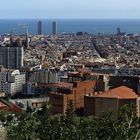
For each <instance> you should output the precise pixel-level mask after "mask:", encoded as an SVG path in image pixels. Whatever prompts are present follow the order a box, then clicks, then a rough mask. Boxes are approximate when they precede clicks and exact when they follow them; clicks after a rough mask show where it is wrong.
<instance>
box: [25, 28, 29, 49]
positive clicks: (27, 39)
mask: <svg viewBox="0 0 140 140" xmlns="http://www.w3.org/2000/svg"><path fill="white" fill-rule="evenodd" d="M26 48H27V49H28V48H29V35H28V28H27V31H26Z"/></svg>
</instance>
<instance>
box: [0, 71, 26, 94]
mask: <svg viewBox="0 0 140 140" xmlns="http://www.w3.org/2000/svg"><path fill="white" fill-rule="evenodd" d="M23 84H25V74H21V73H20V72H19V70H8V69H3V70H1V71H0V91H3V92H5V93H6V94H8V95H10V96H12V95H14V94H16V93H18V92H21V91H22V87H23Z"/></svg>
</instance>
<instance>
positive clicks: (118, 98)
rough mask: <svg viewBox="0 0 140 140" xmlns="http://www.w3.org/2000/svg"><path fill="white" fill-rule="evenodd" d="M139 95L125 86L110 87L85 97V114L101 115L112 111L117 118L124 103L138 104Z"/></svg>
mask: <svg viewBox="0 0 140 140" xmlns="http://www.w3.org/2000/svg"><path fill="white" fill-rule="evenodd" d="M137 97H138V96H137V95H136V93H135V92H134V91H133V89H130V88H128V87H125V86H121V87H117V88H114V89H110V90H108V91H105V92H103V93H100V94H98V93H97V94H96V95H93V96H89V95H87V96H85V98H84V114H85V116H90V115H93V116H96V117H100V116H102V115H103V113H105V112H111V113H112V115H113V117H114V118H115V119H117V118H118V116H119V112H120V109H121V107H122V106H123V105H126V104H129V105H136V103H137Z"/></svg>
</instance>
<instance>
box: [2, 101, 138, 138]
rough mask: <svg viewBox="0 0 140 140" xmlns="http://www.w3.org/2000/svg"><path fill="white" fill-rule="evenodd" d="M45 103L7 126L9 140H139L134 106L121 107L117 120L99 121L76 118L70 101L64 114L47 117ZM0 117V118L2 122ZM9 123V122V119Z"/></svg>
mask: <svg viewBox="0 0 140 140" xmlns="http://www.w3.org/2000/svg"><path fill="white" fill-rule="evenodd" d="M50 109H51V106H50V105H49V104H48V103H47V104H45V105H44V107H43V109H42V110H41V111H37V112H35V113H33V112H32V113H26V112H25V113H23V114H20V115H18V116H16V117H17V119H18V120H17V121H16V122H17V123H14V124H13V123H10V124H9V126H8V127H7V139H8V140H37V139H39V140H102V139H103V140H139V139H140V120H139V118H138V117H137V115H136V114H137V111H136V107H134V106H129V105H126V106H123V108H122V109H121V112H120V116H119V119H118V120H115V119H113V118H112V115H111V113H110V112H108V113H106V114H103V116H102V117H101V118H95V117H93V116H91V117H78V116H76V115H75V114H74V111H73V103H72V101H69V102H68V109H67V111H66V114H65V115H57V116H51V115H50ZM3 115H4V114H3ZM3 115H2V117H1V119H2V120H3ZM8 120H10V121H11V118H9V119H8Z"/></svg>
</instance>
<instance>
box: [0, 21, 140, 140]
mask: <svg viewBox="0 0 140 140" xmlns="http://www.w3.org/2000/svg"><path fill="white" fill-rule="evenodd" d="M58 28H59V27H57V22H56V21H52V34H51V35H43V27H42V21H41V20H39V21H38V23H37V31H38V34H37V35H31V34H30V33H29V32H28V27H26V28H25V30H26V34H22V33H21V34H19V35H18V34H15V33H14V31H13V30H12V31H11V33H10V34H4V35H1V36H0V119H1V121H0V133H1V134H0V135H1V139H4V138H2V137H5V133H6V130H7V129H8V132H7V134H8V139H15V140H19V139H21V140H22V139H27V140H29V139H41V140H43V138H41V136H39V135H37V136H36V137H29V136H27V137H26V138H25V137H23V138H18V136H17V135H16V134H14V130H13V129H14V127H16V126H17V129H21V131H22V128H18V127H19V124H20V123H22V122H20V121H22V120H23V121H25V120H26V119H27V120H30V119H31V120H32V119H33V118H31V116H32V115H33V114H36V113H37V114H40V111H41V112H42V110H44V108H45V107H47V108H46V110H47V111H48V106H49V109H50V112H49V114H50V115H51V116H53V117H54V118H53V119H52V120H53V121H54V119H55V117H56V118H57V116H58V115H60V116H61V115H64V116H65V115H66V118H65V119H66V120H67V119H70V120H69V121H73V119H72V118H69V117H70V116H71V115H72V116H73V115H76V116H79V117H81V118H87V119H88V118H89V116H94V117H95V118H103V119H107V118H105V117H103V114H104V113H108V112H111V114H112V115H111V116H112V119H113V120H118V119H119V118H120V111H121V110H122V108H123V107H124V106H125V105H128V106H129V105H131V106H135V109H136V110H137V112H134V110H135V109H133V110H132V109H131V107H129V108H128V110H127V111H128V112H129V113H131V115H132V116H131V115H130V114H129V116H128V118H130V121H133V120H131V119H133V118H131V117H133V115H134V114H135V118H137V119H138V117H140V97H139V94H140V77H139V75H140V58H139V55H140V34H127V33H125V32H121V29H120V28H117V27H116V34H109V35H107V34H101V33H99V34H89V33H87V32H82V31H79V32H77V33H62V34H58V33H57V29H58ZM130 111H132V112H130ZM25 112H30V115H29V114H28V113H27V114H26V115H23V113H25ZM43 113H44V112H43ZM17 114H18V115H17ZM22 115H23V116H22ZM33 116H34V115H33ZM43 116H44V117H45V114H43V115H42V118H40V119H39V118H38V119H39V120H41V119H45V120H47V118H43ZM111 116H110V123H111ZM20 117H21V118H22V117H23V119H22V120H20V119H21V118H20ZM39 117H40V115H39ZM71 119H72V120H71ZM66 120H65V121H66ZM34 121H35V120H34ZM48 121H49V120H48ZM60 121H62V120H60ZM67 121H68V120H67ZM77 121H78V120H77ZM102 121H103V120H102ZM128 121H129V120H128ZM37 122H38V121H35V122H32V123H33V124H32V125H33V126H34V125H37V124H36V123H37ZM54 122H55V121H54ZM24 123H25V124H26V123H27V122H26V121H25V122H24ZM29 123H30V122H29ZM62 123H63V121H62ZM69 123H70V122H69ZM73 123H74V122H73ZM98 123H99V122H98ZM100 123H101V122H100ZM106 123H107V122H106ZM130 123H132V122H130ZM9 124H10V127H11V126H12V129H10V128H9ZM50 124H51V122H50ZM79 124H80V123H79ZM101 124H102V125H103V122H102V123H101ZM20 125H21V124H20ZM69 125H70V124H69ZM69 125H68V127H69ZM82 125H83V126H82ZM105 125H109V124H105ZM112 125H114V124H112ZM122 125H123V122H122ZM52 126H53V124H52ZM74 126H75V129H76V130H77V129H78V128H77V123H76V124H75V125H74ZM74 126H71V127H74ZM89 126H90V125H89ZM7 127H8V128H7ZM34 127H35V126H34ZM42 127H43V126H42ZM46 127H49V126H48V125H47V126H46ZM81 127H84V124H81ZM85 127H87V126H85ZM117 127H118V126H117ZM129 127H130V128H131V124H129ZM129 127H128V128H129ZM133 127H134V126H132V128H131V129H128V130H129V131H131V130H132V129H133ZM136 127H137V130H135V134H134V136H133V137H132V138H130V140H132V139H139V123H137V125H136ZM58 128H59V127H58ZM58 128H57V129H58ZM126 128H127V125H126ZM29 129H30V127H29ZM42 129H45V126H44V128H41V130H42ZM92 129H93V130H92V131H94V130H95V128H94V127H93V128H92ZM98 129H100V127H99V128H98ZM104 129H105V128H104ZM106 129H107V128H106ZM112 129H113V128H112ZM12 131H13V132H12ZM33 131H37V132H38V130H32V129H31V133H32V132H33ZM101 131H102V130H101ZM108 131H109V130H107V132H108ZM133 131H134V130H133ZM27 132H28V129H27ZM27 132H25V133H27ZM37 132H36V133H37ZM116 132H117V133H118V131H116ZM18 133H20V132H18ZM41 133H42V134H43V130H42V132H41ZM46 133H47V130H46ZM49 133H50V131H49ZM59 133H60V132H59ZM83 133H87V132H86V131H84V132H83ZM120 133H121V132H120ZM12 134H13V135H12ZM37 134H38V133H37ZM39 134H40V133H39ZM44 134H45V133H44ZM95 134H96V136H92V137H91V138H90V136H89V137H88V136H86V135H85V136H83V139H85V138H86V137H88V138H87V139H93V137H94V138H95V137H97V134H98V132H96V133H95ZM33 135H35V133H33ZM73 135H74V134H72V135H70V134H69V136H70V138H68V136H67V139H74V138H72V137H73ZM77 135H79V134H78V132H77ZM114 135H115V134H114ZM128 135H129V132H128ZM128 135H127V136H128ZM117 136H118V135H117ZM20 137H21V135H20ZM51 137H52V138H49V137H48V136H47V135H46V138H44V140H46V139H54V140H55V139H62V136H59V137H58V138H57V137H56V135H54V133H53V132H52V135H51ZM123 138H124V139H127V138H125V136H123V135H122V136H120V137H119V138H118V137H117V138H116V137H114V138H113V137H112V136H110V139H116V140H120V139H123ZM64 139H65V138H64ZM76 139H78V138H76ZM79 139H80V140H82V136H81V137H80V138H79ZM95 139H101V137H98V138H95ZM104 139H109V137H106V138H104Z"/></svg>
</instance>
